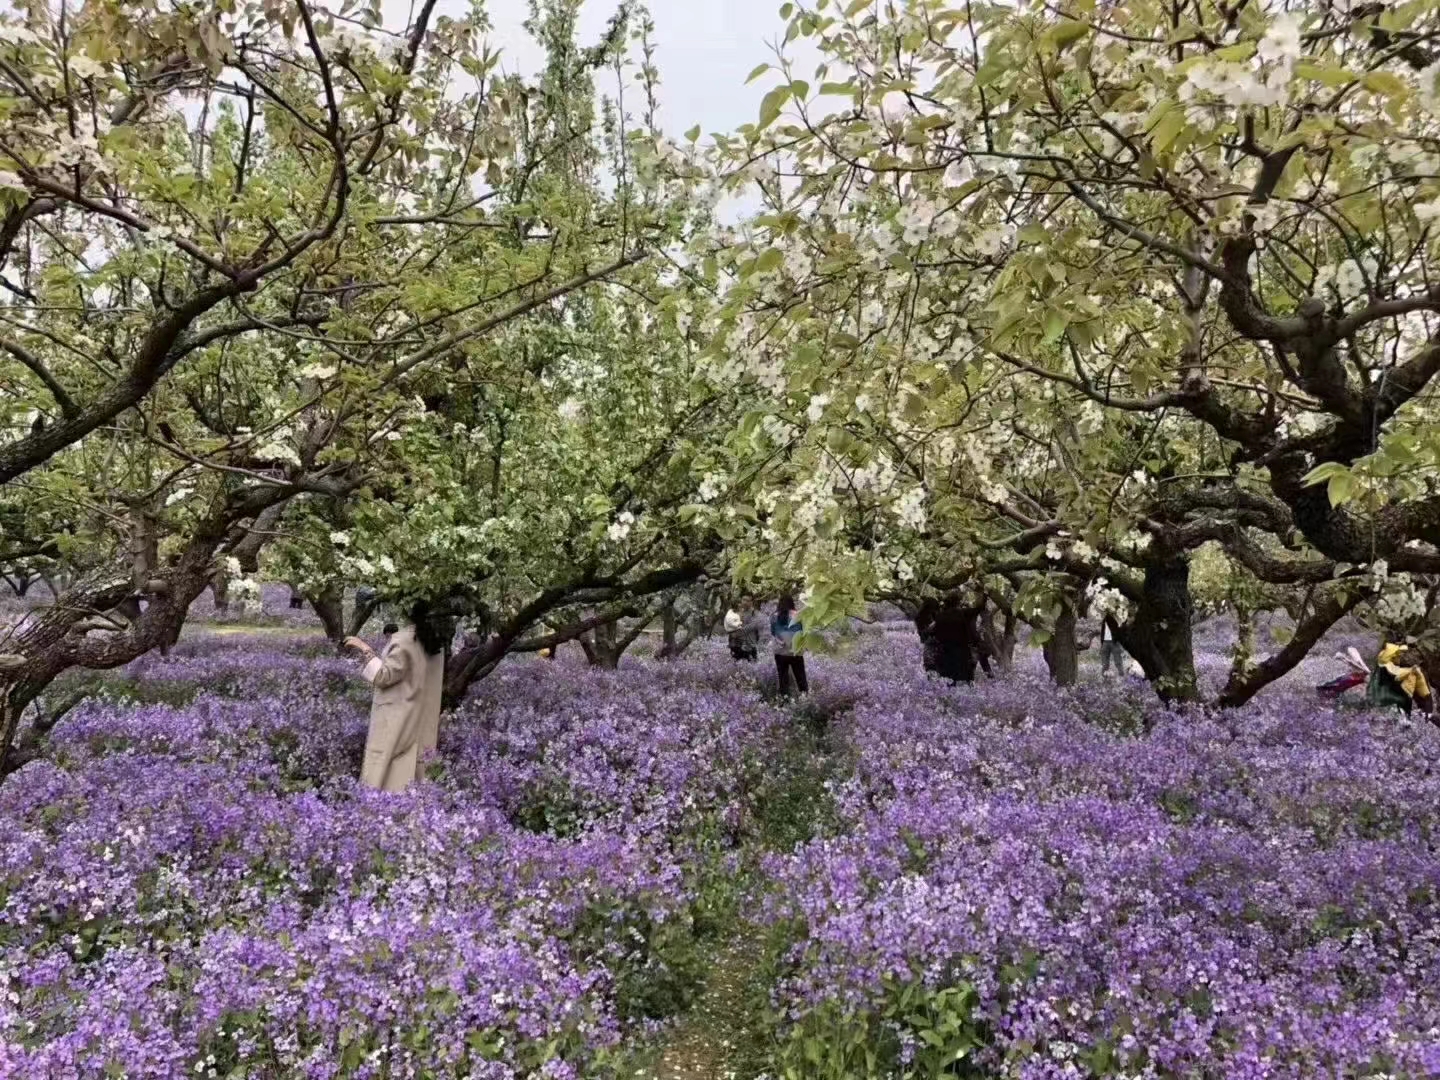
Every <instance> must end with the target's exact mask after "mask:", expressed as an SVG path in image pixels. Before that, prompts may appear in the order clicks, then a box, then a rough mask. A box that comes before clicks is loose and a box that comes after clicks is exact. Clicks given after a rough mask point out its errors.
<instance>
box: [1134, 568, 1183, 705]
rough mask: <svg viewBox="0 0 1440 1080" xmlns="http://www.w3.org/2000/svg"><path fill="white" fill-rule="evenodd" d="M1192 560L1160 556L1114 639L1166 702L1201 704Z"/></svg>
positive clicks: (1150, 569) (1148, 573) (1146, 572)
mask: <svg viewBox="0 0 1440 1080" xmlns="http://www.w3.org/2000/svg"><path fill="white" fill-rule="evenodd" d="M1193 616H1194V605H1193V603H1192V601H1191V598H1190V558H1189V556H1188V555H1186V554H1185V553H1184V552H1179V553H1174V554H1168V555H1163V556H1162V555H1160V554H1158V553H1157V555H1156V557H1155V558H1154V559H1152V561H1151V562H1150V563H1149V564H1148V565H1147V566H1146V567H1145V578H1144V581H1143V583H1142V586H1141V595H1140V600H1139V603H1137V604H1136V605H1135V609H1134V611H1133V613H1132V614H1131V616H1130V619H1129V621H1128V622H1126V623H1125V624H1124V625H1123V626H1121V627H1120V630H1119V633H1117V634H1116V635H1115V639H1116V640H1117V641H1119V642H1120V644H1121V646H1122V647H1123V648H1124V649H1125V651H1126V652H1127V653H1129V654H1130V655H1131V656H1133V657H1134V658H1135V660H1136V662H1137V663H1138V664H1139V665H1140V667H1141V669H1142V670H1143V671H1144V672H1145V677H1146V678H1147V679H1149V680H1150V683H1151V685H1152V686H1154V687H1155V692H1156V693H1157V694H1159V695H1160V698H1161V700H1163V701H1196V700H1198V699H1199V697H1200V687H1199V683H1198V681H1197V679H1196V676H1195V648H1194V642H1193V640H1192V637H1191V620H1192V618H1193Z"/></svg>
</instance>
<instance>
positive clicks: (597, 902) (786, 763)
mask: <svg viewBox="0 0 1440 1080" xmlns="http://www.w3.org/2000/svg"><path fill="white" fill-rule="evenodd" d="M694 651H695V652H697V653H698V655H696V656H694V657H693V658H691V657H689V656H687V657H686V658H684V659H682V660H679V661H675V662H670V663H660V662H655V661H650V660H638V659H637V660H627V661H626V662H625V663H623V664H622V666H621V669H620V670H619V671H617V672H599V671H589V670H586V669H585V668H583V667H582V666H580V664H579V658H578V656H575V657H566V658H563V659H561V660H559V661H557V662H555V663H546V662H544V661H540V660H531V659H526V660H515V661H511V662H507V663H506V664H505V665H502V667H501V668H500V669H499V670H498V671H497V672H496V674H495V675H493V676H491V677H490V678H489V679H487V680H485V681H484V682H483V683H482V684H481V685H480V686H479V687H478V688H477V691H476V692H475V694H474V695H473V696H472V698H471V699H470V700H469V701H467V702H466V704H465V706H464V707H463V708H462V709H461V710H460V711H459V713H458V714H456V715H454V716H451V717H447V719H446V721H445V724H444V727H443V730H442V738H441V748H440V749H441V752H440V754H439V756H438V759H437V760H435V761H433V762H430V763H429V765H428V768H427V781H426V782H424V783H422V784H419V785H417V787H416V788H415V789H413V790H412V791H411V792H410V793H407V794H406V795H403V796H386V795H378V794H374V793H369V792H365V791H362V790H361V789H359V787H358V786H357V785H356V783H355V782H354V779H353V777H354V776H355V774H356V773H357V771H358V765H359V758H360V751H361V746H362V742H363V738H364V728H365V717H366V695H365V692H364V687H363V686H362V685H361V684H359V683H358V682H357V681H356V680H355V679H354V677H353V665H352V664H350V663H349V662H346V661H343V660H339V659H336V658H335V657H334V656H333V654H332V653H330V652H329V651H328V647H327V646H325V645H324V643H323V642H321V641H318V640H316V639H315V638H313V637H311V638H304V637H297V638H293V639H287V638H281V637H279V636H277V635H274V634H271V635H268V636H266V637H263V638H262V637H244V636H239V635H233V636H220V635H215V636H197V637H195V638H193V639H187V640H186V641H184V642H182V643H181V645H180V646H179V647H178V648H177V649H176V650H175V651H174V652H173V653H172V655H171V656H170V657H168V658H163V659H162V658H159V657H151V658H147V659H146V660H144V661H140V662H137V663H136V664H134V665H132V666H131V668H129V669H127V670H126V671H124V672H123V673H118V674H117V675H116V676H115V677H109V678H106V679H105V680H104V681H103V683H102V684H101V685H102V687H103V689H102V690H101V692H100V693H98V694H97V695H96V696H94V697H92V698H90V699H89V700H87V701H85V702H84V703H83V704H81V705H79V706H78V707H76V708H75V709H73V710H72V711H71V712H70V713H69V714H68V715H67V716H66V717H65V718H64V719H63V720H62V721H61V722H60V724H59V725H58V726H57V727H56V728H55V730H54V731H53V732H52V734H51V737H50V740H49V744H48V748H47V751H46V754H45V756H44V757H43V758H42V759H41V760H37V761H34V762H31V763H30V764H29V765H27V766H25V767H24V768H23V769H22V770H21V771H20V772H18V773H16V774H15V775H13V776H12V777H10V778H9V779H8V780H6V782H5V783H4V785H3V786H0V820H3V821H4V822H5V825H6V829H5V832H4V834H3V836H0V1076H3V1077H10V1076H14V1077H17V1078H18V1077H25V1078H37V1080H38V1078H50V1077H55V1078H77V1080H88V1078H91V1077H107V1076H113V1077H136V1078H139V1077H156V1078H172V1077H174V1078H178V1077H182V1076H188V1077H196V1076H202V1077H209V1076H213V1077H255V1078H286V1077H305V1078H330V1077H367V1078H397V1080H398V1078H410V1077H415V1078H419V1077H433V1078H442V1077H444V1078H451V1077H453V1078H461V1077H476V1078H511V1077H514V1078H518V1077H557V1078H559V1077H596V1078H605V1077H627V1076H631V1075H635V1072H636V1069H637V1068H639V1067H640V1066H638V1065H637V1064H636V1063H637V1062H638V1061H640V1060H642V1056H643V1055H639V1054H637V1050H643V1049H644V1048H645V1047H648V1046H653V1045H655V1044H656V1043H660V1042H663V1040H664V1039H665V1037H666V1032H667V1031H668V1029H669V1027H668V1025H669V1024H670V1022H671V1020H672V1018H674V1017H676V1016H679V1015H682V1014H683V1013H684V1012H685V1011H686V1010H687V1009H688V1008H689V1007H690V1006H691V1005H692V1003H693V1002H694V1000H695V996H696V995H697V994H698V993H700V992H701V989H702V987H703V984H704V980H705V976H706V972H707V964H708V958H709V957H710V956H711V955H713V951H714V948H715V947H716V945H717V943H720V942H724V941H727V940H733V939H734V938H736V937H737V936H738V937H740V938H744V939H747V940H749V941H750V942H752V943H753V945H754V948H753V953H755V954H757V956H758V959H757V960H756V961H755V963H754V965H753V968H754V969H753V971H752V972H751V973H750V974H751V976H752V978H753V982H754V993H753V995H752V997H753V1006H752V1008H750V1010H749V1011H748V1013H747V1015H746V1016H745V1017H743V1019H737V1021H736V1025H735V1031H734V1033H733V1034H734V1035H735V1036H736V1042H737V1043H743V1046H737V1054H736V1057H735V1059H734V1060H733V1061H731V1062H727V1063H725V1067H726V1068H727V1069H729V1070H730V1072H731V1074H732V1075H741V1076H743V1075H747V1074H749V1075H755V1074H765V1075H768V1076H771V1077H776V1078H787V1080H790V1078H794V1080H800V1078H807V1080H808V1078H815V1080H850V1078H858V1077H875V1078H880V1077H892V1076H893V1077H974V1078H981V1077H985V1078H989V1077H1013V1078H1025V1080H1042V1078H1043V1080H1050V1078H1061V1077H1065V1078H1071V1077H1073V1078H1076V1080H1083V1078H1097V1080H1098V1078H1115V1080H1119V1078H1142V1077H1155V1078H1169V1077H1176V1078H1178V1077H1186V1078H1190V1077H1197V1078H1201V1077H1203V1078H1210V1077H1215V1078H1217V1080H1218V1078H1222V1077H1224V1078H1229V1077H1275V1078H1280V1077H1285V1078H1290V1077H1293V1078H1297V1080H1298V1078H1301V1077H1304V1078H1310V1077H1322V1076H1328V1077H1357V1078H1358V1077H1374V1078H1377V1080H1378V1078H1380V1077H1397V1078H1398V1077H1429V1076H1436V1075H1440V893H1437V891H1440V848H1437V843H1440V777H1437V776H1436V775H1435V769H1434V767H1433V762H1434V761H1435V760H1436V758H1437V756H1440V735H1437V733H1436V732H1434V731H1433V730H1431V729H1429V728H1428V727H1426V728H1420V727H1412V726H1409V725H1407V724H1404V723H1401V722H1399V721H1397V720H1396V719H1394V718H1391V717H1381V716H1375V715H1370V714H1366V713H1363V712H1358V711H1353V710H1345V709H1341V710H1332V709H1329V708H1322V707H1320V706H1319V705H1317V704H1316V702H1315V701H1314V699H1313V697H1312V696H1311V695H1310V694H1309V693H1308V692H1306V689H1305V688H1306V687H1307V685H1308V684H1309V683H1311V682H1313V681H1318V680H1317V679H1315V678H1313V676H1315V675H1316V674H1321V675H1322V677H1323V674H1325V673H1329V670H1330V667H1332V666H1333V665H1327V664H1325V663H1324V661H1323V660H1318V659H1317V660H1316V661H1315V662H1314V663H1313V664H1312V665H1310V666H1309V667H1308V668H1307V669H1306V670H1302V671H1301V672H1298V673H1296V675H1294V676H1292V678H1291V679H1290V680H1288V681H1287V682H1286V683H1285V684H1281V685H1278V686H1276V687H1274V688H1272V690H1271V691H1269V692H1268V693H1267V694H1266V695H1264V696H1262V697H1261V698H1260V699H1258V700H1257V701H1256V703H1255V704H1254V705H1252V706H1251V707H1250V708H1248V709H1246V710H1245V711H1243V712H1241V713H1236V714H1230V715H1223V716H1219V717H1207V716H1204V715H1201V714H1198V713H1196V714H1186V715H1175V714H1170V713H1168V712H1166V711H1164V710H1162V709H1161V708H1160V707H1159V706H1158V705H1156V704H1154V703H1153V701H1152V700H1151V699H1150V697H1149V695H1148V693H1147V692H1146V690H1145V688H1144V687H1143V686H1141V685H1118V684H1101V683H1099V682H1098V681H1095V680H1094V678H1093V675H1092V676H1090V681H1088V682H1086V683H1083V684H1082V685H1081V686H1080V687H1077V688H1076V689H1075V690H1074V691H1073V692H1070V693H1057V692H1056V691H1055V690H1053V689H1052V688H1051V687H1049V686H1048V685H1046V683H1045V682H1044V680H1043V678H1042V677H1041V675H1040V672H1039V670H1038V669H1037V667H1036V663H1035V661H1034V660H1033V659H1032V658H1031V657H1029V656H1026V657H1025V658H1023V659H1022V663H1021V664H1020V665H1019V668H1020V669H1019V670H1018V671H1017V672H1016V673H1015V674H1013V675H1012V676H1011V677H1010V678H1008V679H1006V680H1003V681H999V682H995V683H989V684H982V685H980V686H977V687H975V688H962V689H959V690H956V689H952V688H949V687H944V686H941V685H939V684H937V683H935V682H933V681H929V680H927V679H926V678H925V677H924V676H923V675H921V674H920V673H919V670H918V668H919V664H918V649H917V647H916V643H915V641H914V639H913V635H911V634H908V633H904V632H896V631H895V630H889V631H887V632H884V633H869V634H867V635H866V636H863V637H862V638H860V639H859V641H858V643H856V644H854V645H853V647H852V648H850V649H848V650H847V652H846V654H845V655H843V656H836V657H816V658H814V659H813V660H812V661H811V667H812V682H813V684H814V686H815V688H816V692H815V693H814V695H813V696H812V698H810V699H809V700H807V701H806V702H804V703H803V704H801V705H798V706H795V707H791V708H786V707H783V706H782V705H780V704H778V703H776V702H774V700H773V695H772V693H771V688H772V687H773V674H770V675H769V677H768V679H767V678H766V677H765V675H766V672H765V670H764V669H763V668H760V669H755V668H748V667H743V668H740V669H737V668H736V667H734V666H733V665H731V664H730V663H729V662H728V660H727V659H726V658H724V657H723V655H721V654H722V652H723V650H721V649H718V648H716V649H712V650H706V649H705V648H704V647H700V648H697V649H696V650H694ZM1221 666H1222V665H1221V662H1220V660H1219V659H1218V658H1216V659H1214V660H1212V661H1210V662H1209V663H1208V665H1207V672H1209V673H1210V674H1211V676H1212V677H1218V675H1217V674H1216V673H1218V672H1219V671H1220V669H1221ZM717 1064H718V1063H717Z"/></svg>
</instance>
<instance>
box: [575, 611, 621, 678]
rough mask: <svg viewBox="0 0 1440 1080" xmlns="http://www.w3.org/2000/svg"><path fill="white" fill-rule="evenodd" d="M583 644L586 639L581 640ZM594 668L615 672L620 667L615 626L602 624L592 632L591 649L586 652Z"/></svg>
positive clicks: (611, 623) (610, 623)
mask: <svg viewBox="0 0 1440 1080" xmlns="http://www.w3.org/2000/svg"><path fill="white" fill-rule="evenodd" d="M580 640H581V642H582V643H583V642H584V641H585V639H584V638H581V639H580ZM585 656H586V658H587V659H588V660H589V661H590V664H591V666H592V667H598V668H603V669H604V670H606V671H614V670H615V669H616V668H617V667H619V666H620V653H619V651H618V650H617V649H616V637H615V624H614V623H613V622H607V623H602V624H601V625H600V626H597V627H596V628H595V629H594V630H593V631H592V632H591V640H590V649H587V650H586V652H585Z"/></svg>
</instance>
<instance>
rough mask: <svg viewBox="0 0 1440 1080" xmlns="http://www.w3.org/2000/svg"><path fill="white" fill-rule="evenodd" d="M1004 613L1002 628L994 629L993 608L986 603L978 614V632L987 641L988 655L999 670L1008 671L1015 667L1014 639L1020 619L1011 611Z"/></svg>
mask: <svg viewBox="0 0 1440 1080" xmlns="http://www.w3.org/2000/svg"><path fill="white" fill-rule="evenodd" d="M1004 614H1005V619H1004V624H1003V625H1004V629H1003V630H999V629H996V626H995V609H994V608H992V607H990V606H989V605H986V607H985V613H984V614H983V615H981V616H980V633H981V634H982V635H983V636H984V638H985V640H986V641H987V642H989V644H990V655H991V656H992V657H993V658H994V660H995V662H996V663H997V664H999V665H1000V670H1001V671H1007V672H1008V671H1010V670H1012V669H1013V668H1014V667H1015V639H1016V637H1017V636H1018V635H1019V628H1020V620H1019V619H1018V618H1016V616H1015V612H1013V611H1007V612H1005V613H1004Z"/></svg>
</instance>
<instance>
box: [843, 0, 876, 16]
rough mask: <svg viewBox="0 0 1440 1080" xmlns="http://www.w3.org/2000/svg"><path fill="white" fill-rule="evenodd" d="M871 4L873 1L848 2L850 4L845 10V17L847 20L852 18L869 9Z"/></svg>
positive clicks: (852, 0) (858, 0) (856, 0)
mask: <svg viewBox="0 0 1440 1080" xmlns="http://www.w3.org/2000/svg"><path fill="white" fill-rule="evenodd" d="M872 2H873V0H850V3H849V4H848V5H847V6H846V8H845V17H846V18H847V19H849V18H853V17H854V16H855V15H857V14H859V13H860V12H862V11H864V10H865V9H866V8H867V7H869V6H870V4H871V3H872Z"/></svg>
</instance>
